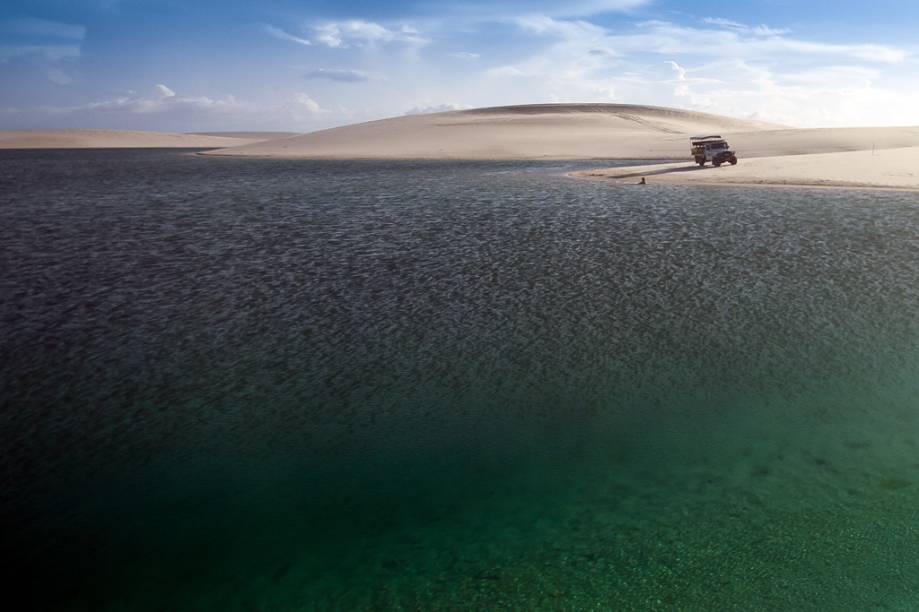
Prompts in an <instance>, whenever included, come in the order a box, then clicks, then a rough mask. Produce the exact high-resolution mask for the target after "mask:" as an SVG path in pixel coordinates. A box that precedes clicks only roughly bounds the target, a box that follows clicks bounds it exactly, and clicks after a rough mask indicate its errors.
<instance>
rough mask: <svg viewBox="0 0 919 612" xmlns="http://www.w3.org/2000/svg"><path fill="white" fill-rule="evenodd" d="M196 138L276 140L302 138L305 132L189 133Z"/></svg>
mask: <svg viewBox="0 0 919 612" xmlns="http://www.w3.org/2000/svg"><path fill="white" fill-rule="evenodd" d="M188 133H189V134H192V135H196V136H219V137H221V138H242V139H244V140H255V141H262V140H275V139H277V138H290V137H291V136H302V135H303V132H188Z"/></svg>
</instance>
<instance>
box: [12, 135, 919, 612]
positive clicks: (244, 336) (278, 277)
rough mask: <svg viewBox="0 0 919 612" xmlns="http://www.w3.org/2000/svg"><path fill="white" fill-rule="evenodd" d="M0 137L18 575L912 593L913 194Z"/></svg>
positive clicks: (237, 592) (825, 597) (494, 596)
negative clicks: (123, 148) (11, 147)
mask: <svg viewBox="0 0 919 612" xmlns="http://www.w3.org/2000/svg"><path fill="white" fill-rule="evenodd" d="M3 155H5V157H4V160H3V161H4V165H3V166H2V170H0V172H2V173H3V174H2V176H0V178H2V179H3V180H4V181H5V183H4V184H7V185H14V186H15V188H14V189H13V190H6V191H4V192H0V198H2V199H0V216H2V218H0V245H2V246H0V256H2V259H0V264H3V265H0V283H2V287H3V288H4V292H3V296H4V297H3V299H2V301H0V307H2V309H0V317H2V320H3V321H4V323H5V325H4V326H3V327H2V328H0V334H2V335H0V339H2V344H0V348H2V351H3V357H4V363H5V364H8V365H7V367H6V369H5V371H4V373H3V375H2V377H0V383H2V385H0V399H2V407H3V411H2V412H0V417H2V419H0V434H2V436H3V440H4V441H6V445H5V448H4V450H5V453H4V454H3V457H2V463H0V467H2V474H3V478H4V488H3V497H2V501H3V504H4V506H3V508H4V510H5V511H6V510H8V511H9V512H5V513H4V514H5V515H8V516H10V517H12V518H11V520H10V521H9V522H8V523H7V524H8V525H11V526H13V527H12V528H11V529H8V530H6V532H5V533H4V544H7V543H8V544H10V547H8V549H9V550H13V551H14V554H13V555H11V557H12V558H15V559H17V560H19V563H17V565H16V567H15V568H14V570H13V573H12V574H11V575H12V576H13V577H14V578H15V579H16V582H17V584H18V585H19V586H20V587H21V588H22V589H23V590H24V591H26V595H27V597H29V601H31V602H33V603H34V604H36V605H35V606H34V607H39V608H51V609H73V610H98V609H101V610H316V609H341V610H346V609H347V610H351V609H396V610H398V609H407V610H417V609H423V610H429V609H506V608H507V609H570V610H584V609H604V610H605V609H623V610H630V609H634V610H645V609H673V610H696V609H700V610H701V609H704V610H712V609H716V610H722V609H723V610H730V609H736V610H804V609H815V610H817V609H819V610H841V609H857V610H870V609H903V610H908V609H915V608H916V607H919V596H917V595H916V594H917V593H919V534H917V533H916V526H917V525H919V522H917V519H919V516H917V514H919V513H917V510H916V509H917V508H919V479H917V468H919V455H917V446H916V444H917V442H919V422H917V417H919V410H917V408H919V395H917V392H919V376H917V374H919V350H917V348H919V345H917V342H916V341H917V339H919V316H917V315H919V306H917V304H919V302H917V298H919V292H917V289H916V288H917V287H919V266H917V265H916V264H917V262H919V207H917V204H919V199H917V197H916V196H915V195H913V194H910V193H892V192H886V193H870V192H858V191H829V190H821V191H796V190H775V191H773V190H742V189H688V188H675V187H660V186H652V188H651V189H641V190H637V189H628V188H623V187H616V186H611V185H606V184H603V183H596V182H590V181H579V180H573V179H569V178H567V177H565V176H564V172H566V171H568V170H572V169H576V168H578V167H580V166H578V165H576V164H575V165H557V164H555V165H553V164H546V163H541V164H540V163H506V164H485V163H370V162H334V163H333V162H321V163H320V162H277V161H260V160H221V159H202V158H197V157H192V156H188V155H184V154H177V153H173V152H143V151H135V152H118V153H114V152H96V153H87V152H42V153H25V152H15V153H5V154H3ZM141 184H142V185H143V186H144V187H143V189H140V188H139V187H138V185H141Z"/></svg>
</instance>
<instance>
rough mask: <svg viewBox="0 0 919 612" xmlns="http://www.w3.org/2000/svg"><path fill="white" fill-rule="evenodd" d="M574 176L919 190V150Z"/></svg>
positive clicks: (624, 180) (685, 164)
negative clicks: (715, 166) (717, 166)
mask: <svg viewBox="0 0 919 612" xmlns="http://www.w3.org/2000/svg"><path fill="white" fill-rule="evenodd" d="M573 174H574V175H576V176H582V177H592V178H602V179H611V180H613V181H616V182H619V183H636V182H637V181H638V179H639V177H645V178H646V179H647V181H648V183H649V184H655V183H669V184H686V185H692V184H695V185H786V186H789V185H795V186H802V187H873V188H877V187H884V188H894V189H919V147H909V148H897V149H877V150H871V149H867V150H862V151H849V152H845V153H818V154H813V155H785V156H776V157H759V158H750V159H741V160H740V163H739V164H738V165H737V166H727V165H726V166H721V167H720V168H713V167H711V166H706V167H705V168H700V167H698V166H697V165H695V164H693V163H692V162H691V161H690V162H683V163H676V164H656V165H649V166H637V167H635V166H633V167H629V168H610V169H606V170H592V171H585V172H576V173H573Z"/></svg>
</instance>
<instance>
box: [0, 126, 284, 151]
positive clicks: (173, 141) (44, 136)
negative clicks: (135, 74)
mask: <svg viewBox="0 0 919 612" xmlns="http://www.w3.org/2000/svg"><path fill="white" fill-rule="evenodd" d="M290 135H291V134H290V133H289V132H277V133H275V132H210V133H204V134H181V133H172V132H144V131H128V130H92V129H60V130H55V129H49V130H0V149H153V148H189V149H193V148H208V147H211V148H221V147H235V146H239V145H245V144H251V143H256V142H261V141H264V140H269V139H273V138H279V137H285V136H290Z"/></svg>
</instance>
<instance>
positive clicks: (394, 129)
mask: <svg viewBox="0 0 919 612" xmlns="http://www.w3.org/2000/svg"><path fill="white" fill-rule="evenodd" d="M712 133H717V134H720V135H722V136H724V137H725V138H726V139H727V140H728V141H729V143H730V144H731V146H732V148H733V149H734V150H735V151H737V154H738V156H739V157H740V159H741V163H740V165H738V166H737V167H722V168H718V169H715V168H711V167H709V168H706V169H698V167H697V166H695V165H694V164H693V163H692V160H691V158H690V155H689V136H691V135H702V134H712ZM205 154H206V155H228V156H253V157H277V158H313V159H486V160H488V159H493V160H507V159H520V160H526V159H617V160H653V161H662V160H680V161H679V163H677V164H670V165H653V166H642V167H640V168H630V169H623V168H614V169H609V170H598V171H592V172H580V173H575V175H576V176H589V177H593V178H607V179H614V180H621V181H624V182H634V181H635V180H636V179H637V177H639V176H646V177H648V178H650V179H652V180H653V181H655V182H667V183H686V184H701V183H718V184H720V183H727V184H748V185H800V186H846V187H888V188H906V189H912V188H916V187H919V180H917V178H916V173H917V172H919V170H917V169H919V164H917V162H919V127H885V128H818V129H794V128H787V127H785V126H777V125H774V124H769V123H764V122H761V121H754V120H745V119H736V118H731V117H722V116H718V115H711V114H706V113H698V112H691V111H684V110H679V109H670V108H661V107H653V106H638V105H622V104H540V105H526V106H505V107H496V108H483V109H475V110H466V111H454V112H446V113H434V114H428V115H414V116H407V117H396V118H392V119H383V120H380V121H371V122H369V123H361V124H356V125H349V126H344V127H339V128H333V129H329V130H323V131H319V132H313V133H311V134H303V135H298V136H293V137H290V138H282V139H275V140H271V141H265V142H258V143H251V144H246V145H242V146H236V147H232V148H227V149H217V150H213V151H207V152H205Z"/></svg>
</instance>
